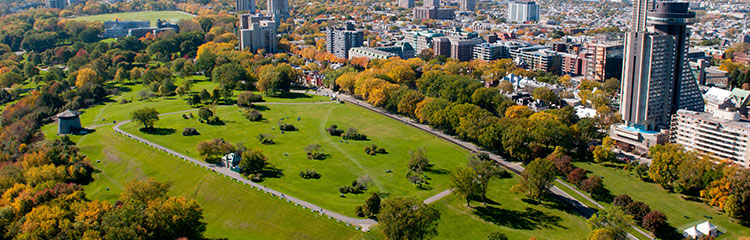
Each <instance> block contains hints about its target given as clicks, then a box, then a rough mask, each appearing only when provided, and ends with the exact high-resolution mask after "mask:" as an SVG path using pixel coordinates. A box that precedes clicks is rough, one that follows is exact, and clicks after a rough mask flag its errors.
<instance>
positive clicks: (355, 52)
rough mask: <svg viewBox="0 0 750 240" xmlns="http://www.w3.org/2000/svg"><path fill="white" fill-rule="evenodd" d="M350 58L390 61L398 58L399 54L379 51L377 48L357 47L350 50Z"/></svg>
mask: <svg viewBox="0 0 750 240" xmlns="http://www.w3.org/2000/svg"><path fill="white" fill-rule="evenodd" d="M349 57H350V58H360V57H363V58H367V59H388V58H392V57H398V54H395V53H391V52H386V51H383V50H378V49H375V48H366V47H355V48H351V49H349Z"/></svg>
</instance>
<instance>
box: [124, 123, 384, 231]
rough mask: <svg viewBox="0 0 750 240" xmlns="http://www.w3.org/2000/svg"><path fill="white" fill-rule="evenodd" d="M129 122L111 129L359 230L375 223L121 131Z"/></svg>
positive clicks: (367, 228) (365, 229)
mask: <svg viewBox="0 0 750 240" xmlns="http://www.w3.org/2000/svg"><path fill="white" fill-rule="evenodd" d="M190 111H195V109H191V110H185V111H179V112H171V113H165V114H160V116H164V115H170V114H179V113H184V112H190ZM129 122H131V120H127V121H123V122H119V123H117V124H116V125H115V126H114V127H112V129H114V131H115V132H116V133H118V134H121V135H124V136H125V137H128V138H130V139H133V140H136V141H138V142H141V143H145V144H147V145H149V146H151V147H153V148H156V149H158V150H161V151H163V152H166V153H167V154H169V155H172V156H175V157H177V158H180V159H182V160H185V161H189V162H192V163H193V164H194V165H197V166H200V167H202V168H205V169H208V170H211V171H213V172H215V173H218V174H220V175H224V176H227V177H229V178H231V179H233V180H235V181H238V182H241V183H244V184H245V185H250V186H251V188H255V189H259V191H260V190H263V191H264V192H267V193H271V195H273V196H275V197H279V198H283V199H286V200H288V201H291V202H293V203H295V204H298V205H302V206H304V207H305V208H309V209H311V210H313V211H316V212H318V214H321V215H327V216H329V217H331V218H334V219H336V220H339V221H342V222H345V223H347V224H351V225H355V226H359V228H360V230H362V231H368V230H369V228H370V226H372V225H374V224H376V223H377V222H376V221H375V220H372V219H359V218H352V217H347V216H344V215H342V214H339V213H336V212H333V211H329V210H326V209H323V208H321V207H319V206H317V205H315V204H312V203H309V202H306V201H304V200H301V199H298V198H295V197H292V196H288V195H285V194H284V193H281V192H279V191H276V190H273V189H271V188H268V187H266V186H263V185H261V184H258V183H255V182H253V181H250V180H248V179H247V178H245V177H243V176H242V175H240V174H239V173H237V172H234V171H232V170H229V168H226V167H222V166H217V165H214V164H209V163H206V162H204V161H200V160H196V159H194V158H191V157H188V156H185V155H184V154H182V153H179V152H176V151H174V150H171V149H169V148H166V147H164V146H162V145H159V144H156V143H154V142H151V141H149V140H146V139H143V138H141V137H138V136H136V135H133V134H131V133H128V132H125V131H123V130H121V129H120V126H122V125H124V124H127V123H129Z"/></svg>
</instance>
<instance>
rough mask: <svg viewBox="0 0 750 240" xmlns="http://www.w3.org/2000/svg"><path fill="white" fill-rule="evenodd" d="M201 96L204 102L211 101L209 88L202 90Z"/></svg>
mask: <svg viewBox="0 0 750 240" xmlns="http://www.w3.org/2000/svg"><path fill="white" fill-rule="evenodd" d="M199 97H200V99H201V100H202V101H204V102H209V101H211V94H210V93H208V90H206V89H203V90H201V92H200V95H199Z"/></svg>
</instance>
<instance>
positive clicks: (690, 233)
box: [682, 226, 703, 239]
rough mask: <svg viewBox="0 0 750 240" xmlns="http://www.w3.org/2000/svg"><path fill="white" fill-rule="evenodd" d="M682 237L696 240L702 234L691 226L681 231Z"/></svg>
mask: <svg viewBox="0 0 750 240" xmlns="http://www.w3.org/2000/svg"><path fill="white" fill-rule="evenodd" d="M682 236H684V237H686V238H690V239H698V238H700V237H702V236H703V233H701V232H699V231H698V229H696V228H695V226H692V227H689V228H688V229H685V230H684V231H682Z"/></svg>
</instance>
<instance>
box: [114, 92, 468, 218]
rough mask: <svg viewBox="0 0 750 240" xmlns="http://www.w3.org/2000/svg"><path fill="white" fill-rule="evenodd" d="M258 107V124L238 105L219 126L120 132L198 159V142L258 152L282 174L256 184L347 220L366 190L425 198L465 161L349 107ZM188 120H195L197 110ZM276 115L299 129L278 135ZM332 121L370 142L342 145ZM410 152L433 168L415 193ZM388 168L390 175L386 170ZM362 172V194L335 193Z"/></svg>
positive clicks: (171, 122) (177, 122)
mask: <svg viewBox="0 0 750 240" xmlns="http://www.w3.org/2000/svg"><path fill="white" fill-rule="evenodd" d="M260 105H261V106H263V107H262V108H261V109H265V110H263V111H262V113H263V115H264V119H265V121H263V122H250V121H248V120H246V119H245V118H244V117H243V116H242V109H240V108H238V107H219V108H217V112H218V113H217V115H218V116H219V117H220V118H221V119H222V120H223V121H224V122H225V125H208V124H203V123H199V122H198V120H197V119H183V118H182V116H181V114H175V115H168V116H162V117H161V118H160V121H159V122H157V124H156V126H155V127H157V128H159V129H161V131H159V133H158V134H146V133H143V132H140V131H139V128H140V127H141V126H139V125H138V124H136V123H128V124H125V125H123V126H122V128H121V129H122V130H124V131H127V132H130V133H133V134H136V135H138V136H141V137H143V138H146V139H149V140H151V141H153V142H155V143H158V144H160V145H162V146H165V147H167V148H170V149H172V150H175V151H178V152H181V153H183V154H186V155H188V156H191V157H194V158H196V159H202V158H201V157H200V156H199V155H198V154H197V152H196V150H195V146H196V144H197V143H198V142H199V141H201V140H207V139H215V138H223V139H224V140H226V141H229V142H231V143H235V144H236V143H239V142H243V143H244V145H245V146H246V147H248V148H249V149H255V148H260V149H262V151H263V153H264V154H265V156H266V157H267V158H268V161H269V162H270V163H271V164H272V165H274V167H275V168H277V169H280V170H281V171H282V173H283V175H282V176H280V177H268V178H266V179H265V181H264V182H263V183H262V184H264V185H266V186H268V187H271V188H274V189H276V190H279V191H281V192H284V193H286V194H287V195H290V196H294V197H297V198H300V199H303V200H305V201H308V202H311V203H314V204H316V205H319V206H321V207H323V208H326V209H329V210H333V211H336V212H338V213H341V214H344V215H348V216H355V211H354V210H355V207H356V206H358V205H361V204H362V203H363V202H364V200H365V199H366V198H367V197H369V195H370V193H371V192H385V193H388V194H390V196H414V197H417V198H418V199H426V198H428V197H430V196H432V195H435V194H437V193H439V192H441V191H443V190H446V189H448V188H449V174H450V173H451V171H452V170H453V169H456V168H457V167H459V166H463V165H465V164H466V162H467V159H468V158H469V156H470V153H469V152H468V151H466V150H464V149H462V148H460V147H459V146H457V145H454V144H451V143H449V142H446V141H444V140H441V139H439V138H437V137H435V136H433V135H430V134H427V133H425V132H422V131H420V130H418V129H415V128H412V127H410V126H408V125H405V124H403V123H400V122H398V121H395V120H392V119H390V118H388V117H385V116H382V115H379V114H377V113H375V112H371V111H369V110H367V109H364V108H360V107H357V106H354V105H350V104H338V103H324V104H307V105H285V104H275V105H274V104H265V105H263V104H260ZM193 115H194V116H195V117H196V118H197V112H193ZM298 117H299V118H300V120H299V121H298V120H297V118H298ZM281 118H286V119H285V120H284V121H283V122H285V123H290V124H293V125H295V126H296V127H297V128H299V129H300V130H299V131H292V132H285V133H283V134H282V133H281V132H280V131H279V130H278V126H277V122H279V121H281V120H280V119H281ZM331 124H336V125H338V126H339V128H341V129H344V130H345V129H347V128H348V127H355V128H357V129H358V130H359V132H360V133H363V134H366V135H367V136H368V138H369V140H368V141H352V140H349V141H344V140H342V138H341V137H333V136H329V135H328V133H327V132H326V131H325V128H326V127H328V126H330V125H331ZM185 127H193V128H196V129H197V130H198V132H199V133H200V135H198V136H190V137H185V136H182V134H181V132H182V130H183V129H184V128H185ZM274 129H275V130H274ZM260 133H269V134H273V135H274V137H275V141H276V142H277V143H276V144H274V145H261V144H259V143H258V140H257V139H256V136H257V135H258V134H260ZM308 144H320V145H322V147H323V149H324V151H325V153H327V154H329V155H330V156H329V157H328V158H326V159H324V160H308V159H307V158H306V151H305V150H304V148H305V146H307V145H308ZM372 144H376V145H378V146H379V147H383V148H385V149H386V150H387V151H388V153H387V154H379V155H377V156H369V155H366V154H365V153H364V148H365V146H369V145H372ZM417 148H424V149H425V150H426V153H427V156H428V158H429V159H430V162H431V163H432V164H434V166H433V168H432V169H433V170H431V171H427V172H425V174H426V175H427V177H428V181H429V183H430V184H429V185H427V187H426V189H424V190H420V189H417V188H416V186H415V185H414V184H411V183H410V182H409V181H408V180H407V179H406V177H405V176H406V174H407V172H408V169H407V163H408V161H409V159H410V155H409V151H411V150H415V149H417ZM305 169H315V170H317V172H318V173H320V174H321V175H322V177H321V178H320V179H310V180H306V179H302V178H301V177H299V176H298V174H299V172H301V171H303V170H305ZM387 170H391V171H392V172H391V173H387ZM366 174H367V175H369V176H370V177H371V178H372V180H373V184H371V185H370V187H369V189H368V191H367V192H366V193H364V194H346V195H345V197H344V198H342V197H341V196H340V195H341V194H340V193H339V191H338V189H339V187H341V186H345V185H350V184H351V183H352V181H354V180H355V179H357V178H358V177H359V176H362V175H366Z"/></svg>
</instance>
